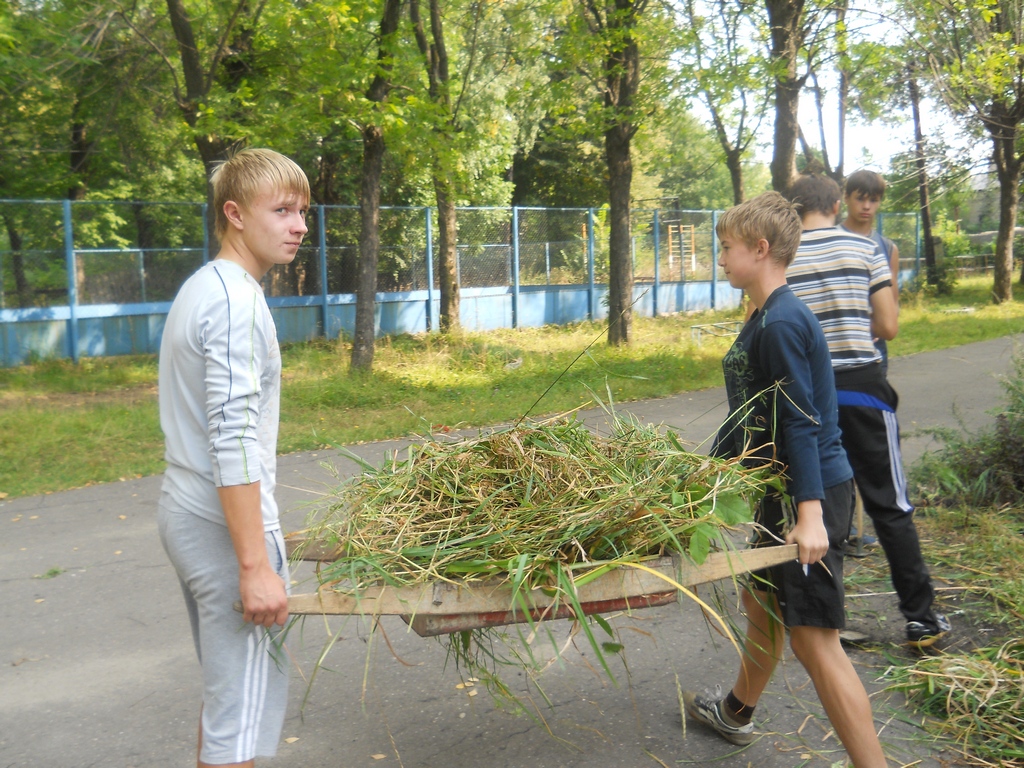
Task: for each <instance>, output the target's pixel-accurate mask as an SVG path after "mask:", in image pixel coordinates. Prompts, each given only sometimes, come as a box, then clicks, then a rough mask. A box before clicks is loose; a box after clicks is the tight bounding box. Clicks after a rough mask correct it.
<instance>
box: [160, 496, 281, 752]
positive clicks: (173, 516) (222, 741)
mask: <svg viewBox="0 0 1024 768" xmlns="http://www.w3.org/2000/svg"><path fill="white" fill-rule="evenodd" d="M157 521H158V525H159V528H160V538H161V541H163V545H164V549H165V550H166V551H167V555H168V557H169V558H170V559H171V563H172V564H173V565H174V568H175V570H176V571H177V572H178V578H179V580H180V581H181V589H182V592H183V593H184V595H185V606H186V608H187V609H188V616H189V621H190V622H191V624H192V636H193V639H194V641H195V645H196V653H197V654H198V656H199V663H200V666H201V667H202V672H203V714H202V732H203V748H202V751H201V753H200V756H199V757H200V760H202V761H203V762H206V763H210V764H212V765H222V764H226V763H240V762H244V761H246V760H252V759H254V758H256V757H273V756H274V754H275V753H276V752H277V744H278V741H279V740H280V737H281V728H282V726H283V724H284V714H285V709H286V706H287V703H288V667H287V663H288V662H287V658H286V654H285V652H284V648H283V645H282V644H281V638H280V637H279V635H280V634H281V633H280V630H279V629H278V628H276V627H275V628H274V629H273V630H267V629H264V628H263V627H257V626H255V625H253V624H246V623H245V622H243V621H242V614H241V613H238V612H237V611H235V610H234V604H235V603H236V602H237V601H238V600H239V588H238V560H237V558H236V557H235V551H234V548H233V546H232V544H231V536H230V535H229V534H228V529H227V526H224V525H219V524H218V523H214V522H211V521H209V520H204V519H203V518H201V517H198V516H196V515H193V514H191V513H189V512H183V511H179V510H174V509H171V508H169V507H168V505H166V504H165V503H164V500H161V503H160V506H159V512H158V517H157ZM266 542H267V555H268V556H269V558H270V564H271V566H272V567H274V568H275V569H276V570H277V572H278V574H279V575H280V576H281V578H282V579H284V583H285V584H286V585H287V584H288V562H287V558H286V557H285V549H284V539H283V537H282V536H281V532H280V531H268V532H267V534H266Z"/></svg>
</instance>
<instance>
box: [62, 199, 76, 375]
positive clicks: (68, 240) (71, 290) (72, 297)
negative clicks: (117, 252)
mask: <svg viewBox="0 0 1024 768" xmlns="http://www.w3.org/2000/svg"><path fill="white" fill-rule="evenodd" d="M62 205H63V208H64V262H65V264H66V266H67V271H68V347H69V349H68V352H69V353H70V354H69V357H70V358H71V359H72V361H74V362H76V363H77V362H78V266H77V264H76V260H75V234H74V232H73V231H72V229H71V201H70V200H64V201H63V202H62Z"/></svg>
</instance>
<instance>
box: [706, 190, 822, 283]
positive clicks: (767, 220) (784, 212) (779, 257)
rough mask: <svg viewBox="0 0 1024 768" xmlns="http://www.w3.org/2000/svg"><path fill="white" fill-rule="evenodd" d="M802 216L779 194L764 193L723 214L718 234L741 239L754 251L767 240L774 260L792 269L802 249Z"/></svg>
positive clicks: (717, 229)
mask: <svg viewBox="0 0 1024 768" xmlns="http://www.w3.org/2000/svg"><path fill="white" fill-rule="evenodd" d="M801 230H802V227H801V226H800V216H799V215H798V214H797V212H796V208H794V207H793V204H792V203H791V202H789V201H788V200H787V199H786V198H784V197H783V196H782V195H780V194H779V193H778V192H764V193H762V194H760V195H758V196H757V197H752V198H750V199H749V200H745V201H743V202H742V203H740V204H739V205H737V206H734V207H732V208H730V209H729V210H727V211H726V212H725V213H723V214H722V215H721V216H720V217H719V219H718V224H716V225H715V232H716V234H717V235H718V237H719V238H722V237H737V238H739V239H740V240H742V241H743V243H744V244H745V245H747V246H748V247H751V248H753V247H754V246H755V245H757V241H758V240H762V239H763V240H767V241H768V248H769V251H768V252H769V254H770V255H771V258H772V259H773V260H774V261H776V262H778V263H780V264H783V265H785V266H787V267H788V266H789V265H790V264H791V263H792V261H793V257H794V256H796V249H797V247H798V246H799V245H800V233H801Z"/></svg>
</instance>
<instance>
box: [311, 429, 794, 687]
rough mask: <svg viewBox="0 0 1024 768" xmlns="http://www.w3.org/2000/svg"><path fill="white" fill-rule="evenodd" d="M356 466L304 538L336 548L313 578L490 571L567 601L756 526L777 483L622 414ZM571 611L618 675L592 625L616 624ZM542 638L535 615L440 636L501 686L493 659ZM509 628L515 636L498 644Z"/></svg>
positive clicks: (515, 587)
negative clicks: (596, 424) (622, 574)
mask: <svg viewBox="0 0 1024 768" xmlns="http://www.w3.org/2000/svg"><path fill="white" fill-rule="evenodd" d="M352 458H356V457H354V456H352ZM362 467H363V471H362V472H361V474H359V475H358V476H356V477H354V478H352V479H350V480H348V481H346V482H344V483H342V484H341V485H340V486H339V487H338V488H337V489H336V490H335V491H334V492H333V494H332V495H331V496H330V497H328V502H327V503H326V504H323V505H321V506H320V508H318V509H317V510H316V511H314V512H313V514H312V515H311V516H310V519H309V521H308V525H307V530H306V540H307V541H309V542H317V543H318V544H320V545H327V546H328V547H337V550H336V551H338V552H341V555H340V556H339V557H338V558H337V559H336V560H335V561H333V562H327V563H322V564H321V566H320V568H319V580H320V583H321V589H324V588H331V589H337V590H341V591H344V592H348V593H352V594H356V595H358V594H359V591H360V590H361V589H364V588H365V587H368V586H371V585H382V584H384V585H392V586H409V585H415V584H420V583H424V582H428V581H432V580H441V581H448V582H458V583H466V582H470V583H472V582H474V581H479V580H483V579H488V580H491V581H493V580H499V581H507V582H508V583H510V584H511V586H512V592H513V595H517V596H523V595H527V594H528V593H529V591H530V590H534V589H544V590H546V591H547V592H548V594H556V595H557V596H558V598H559V600H561V601H563V602H564V603H565V604H567V605H570V606H573V607H574V608H575V609H579V608H580V606H579V601H578V598H577V595H576V589H577V587H578V586H580V585H581V584H583V583H585V582H586V581H587V580H589V579H591V578H594V577H596V576H597V575H600V574H602V573H605V572H608V571H609V570H612V569H614V568H619V567H630V565H631V564H640V563H642V562H643V561H644V560H647V559H651V558H654V557H658V556H664V555H666V554H669V553H683V554H685V555H687V556H688V557H689V558H690V559H692V560H693V561H694V562H696V563H698V564H700V563H701V562H703V560H704V559H705V557H706V556H707V554H708V553H709V551H711V550H712V549H713V548H716V547H726V546H727V545H728V543H727V537H726V536H725V535H724V533H725V532H726V530H728V529H735V528H736V527H739V526H743V525H750V524H751V523H752V512H751V510H752V508H753V505H754V504H755V503H756V501H757V500H758V499H759V498H760V497H761V496H762V495H763V494H764V492H765V490H766V488H767V487H768V486H769V485H770V484H776V485H777V482H778V481H777V478H776V476H774V475H772V474H771V473H770V472H768V471H767V470H764V469H761V470H752V469H749V468H746V467H744V466H743V464H742V463H741V462H740V460H738V459H734V460H723V459H717V458H711V457H708V456H706V455H702V454H697V453H694V452H691V451H689V450H687V449H686V448H685V447H684V446H683V445H682V444H681V442H680V441H679V439H678V438H677V436H676V435H675V434H674V433H672V432H670V431H665V430H661V429H658V428H656V427H653V426H647V425H643V424H640V423H639V422H637V421H635V420H624V419H621V418H618V417H613V419H612V428H611V429H610V433H609V434H608V435H607V436H601V435H598V434H595V433H594V432H593V431H591V430H590V429H588V428H587V427H586V426H585V425H584V424H583V423H582V422H580V421H578V420H576V419H574V418H571V417H566V416H562V417H558V418H556V419H552V420H548V421H544V422H534V423H530V424H523V425H517V426H515V427H511V428H506V429H497V430H494V431H491V432H487V433H485V434H481V435H479V436H475V437H464V438H459V439H451V440H449V439H429V440H426V441H424V442H422V443H418V444H415V445H413V446H411V447H410V448H409V449H408V454H407V456H406V457H405V458H404V459H400V458H399V457H398V455H397V454H396V455H395V456H393V457H392V458H391V459H389V460H387V461H386V462H385V463H383V464H382V465H381V466H377V467H375V466H372V465H368V464H365V463H364V464H363V465H362ZM299 552H300V554H301V549H300V550H299ZM666 588H668V589H671V588H672V587H671V586H669V585H666ZM496 609H497V607H496ZM506 609H507V610H511V609H512V606H507V607H506ZM573 613H574V615H575V616H576V618H577V622H575V624H574V627H576V628H577V631H582V632H583V633H584V634H585V635H586V637H587V639H588V644H589V646H590V647H591V648H593V649H594V651H596V653H597V658H598V660H599V661H600V663H601V665H602V666H603V667H604V669H605V671H606V672H607V674H608V675H609V676H610V677H612V679H613V680H614V676H613V675H612V673H611V670H610V668H609V667H608V665H607V663H606V659H605V653H607V652H617V651H619V650H621V646H620V645H619V644H617V643H614V642H598V640H597V638H596V637H595V635H594V633H593V631H592V630H593V626H594V625H596V626H597V627H599V628H600V629H601V630H603V631H604V632H605V633H607V634H608V635H612V634H613V630H612V629H611V627H610V625H609V624H608V622H607V621H606V620H604V619H603V618H602V617H600V616H590V617H586V618H584V616H583V612H582V611H580V610H574V611H573ZM537 635H538V631H537V627H536V626H535V625H534V623H529V627H528V628H527V629H526V630H524V629H523V627H522V626H520V627H519V628H518V629H513V630H509V629H507V628H491V629H485V630H473V631H471V632H460V633H457V634H455V635H448V636H443V639H442V642H445V643H447V647H448V651H449V658H450V659H453V660H454V661H455V663H456V664H457V666H459V667H460V668H461V669H462V671H463V674H466V673H467V672H470V673H472V674H474V675H476V676H478V677H480V678H483V679H484V680H486V682H487V683H488V685H489V687H490V689H491V690H492V692H498V693H500V694H502V696H504V697H510V696H509V694H510V692H509V691H508V689H507V688H505V686H504V685H503V684H502V683H501V682H500V679H499V677H498V675H497V671H498V669H497V668H498V666H500V665H502V664H513V665H514V666H516V667H523V668H525V669H526V670H527V671H528V672H530V671H531V670H533V671H536V670H537V669H538V668H539V667H542V666H544V665H545V664H546V663H550V659H548V660H547V661H546V662H541V661H539V660H538V658H537V657H536V656H535V655H534V654H533V652H532V650H531V645H532V643H533V641H534V640H535V639H536V637H537ZM509 636H515V642H513V643H508V642H505V643H504V647H505V648H506V651H507V652H498V651H497V650H496V649H497V648H498V646H499V645H502V643H501V642H499V641H507V640H508V639H509ZM556 655H557V654H556ZM511 698H514V697H511Z"/></svg>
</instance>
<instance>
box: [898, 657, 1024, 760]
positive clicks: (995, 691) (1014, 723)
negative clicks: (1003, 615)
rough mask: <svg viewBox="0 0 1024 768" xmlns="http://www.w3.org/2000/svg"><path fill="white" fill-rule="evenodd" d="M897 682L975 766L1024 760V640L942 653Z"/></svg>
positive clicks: (915, 666)
mask: <svg viewBox="0 0 1024 768" xmlns="http://www.w3.org/2000/svg"><path fill="white" fill-rule="evenodd" d="M901 678H902V679H901V680H900V682H898V683H897V684H896V685H895V686H894V687H896V688H898V689H901V690H903V691H904V692H905V693H906V694H907V695H908V696H909V697H910V698H911V699H912V700H914V701H916V702H918V705H919V706H920V708H921V709H922V710H923V711H925V712H927V713H928V714H931V715H934V716H936V717H939V718H941V719H940V720H939V721H938V723H937V724H936V727H937V730H939V731H940V732H941V733H943V734H944V735H946V736H948V737H950V738H951V739H952V740H953V741H954V742H955V743H956V744H957V746H958V747H959V749H960V750H961V752H962V754H963V756H964V758H966V760H967V761H968V762H969V763H970V764H972V765H982V766H991V765H1000V766H1021V765H1024V714H1022V713H1024V640H1022V639H1015V640H1011V641H1008V642H1006V643H1004V644H1003V645H1001V646H999V647H998V648H988V649H984V650H982V651H979V652H976V653H973V654H970V655H952V654H950V655H941V656H935V657H928V658H924V659H921V660H919V661H918V662H917V663H916V664H914V665H913V666H911V667H907V668H906V669H904V670H902V673H901Z"/></svg>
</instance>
